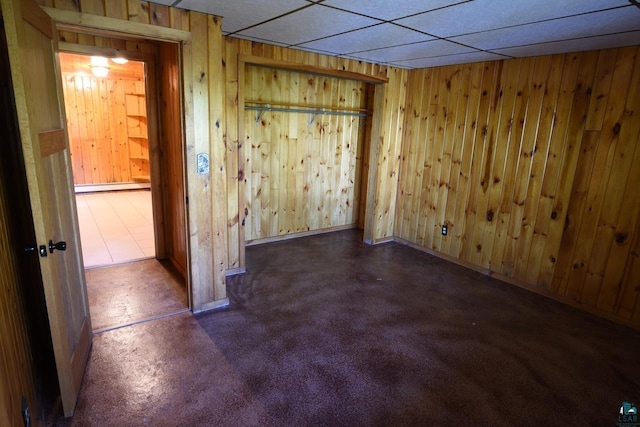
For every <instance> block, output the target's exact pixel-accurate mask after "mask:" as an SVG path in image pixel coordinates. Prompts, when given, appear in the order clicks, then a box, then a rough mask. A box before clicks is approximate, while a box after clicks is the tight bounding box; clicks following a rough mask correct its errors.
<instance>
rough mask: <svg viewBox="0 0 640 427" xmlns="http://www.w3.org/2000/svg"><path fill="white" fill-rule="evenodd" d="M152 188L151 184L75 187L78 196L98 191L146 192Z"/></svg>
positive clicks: (135, 183) (118, 183)
mask: <svg viewBox="0 0 640 427" xmlns="http://www.w3.org/2000/svg"><path fill="white" fill-rule="evenodd" d="M148 188H151V183H149V182H113V183H108V184H83V185H76V186H74V189H75V192H76V194H78V193H94V192H97V191H119V190H144V189H148Z"/></svg>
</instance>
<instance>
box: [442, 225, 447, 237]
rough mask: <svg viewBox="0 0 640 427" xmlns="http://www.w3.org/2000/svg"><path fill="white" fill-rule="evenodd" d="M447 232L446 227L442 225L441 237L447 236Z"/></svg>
mask: <svg viewBox="0 0 640 427" xmlns="http://www.w3.org/2000/svg"><path fill="white" fill-rule="evenodd" d="M447 231H448V230H447V226H446V225H443V226H442V235H443V236H446V235H447Z"/></svg>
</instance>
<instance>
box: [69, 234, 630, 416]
mask: <svg viewBox="0 0 640 427" xmlns="http://www.w3.org/2000/svg"><path fill="white" fill-rule="evenodd" d="M247 270H248V272H247V273H246V274H244V275H239V276H234V277H230V278H228V292H229V297H230V300H231V304H230V307H229V308H227V309H223V310H219V311H216V312H210V313H206V314H202V315H199V316H196V317H195V318H194V317H193V316H191V315H189V314H182V315H178V316H173V317H169V318H164V319H160V320H157V321H153V322H149V323H143V324H139V325H135V326H130V327H126V328H122V329H118V330H114V331H109V332H105V333H102V334H99V335H96V336H95V337H94V346H93V350H92V354H91V359H90V362H89V366H88V369H87V373H86V376H85V380H84V383H83V386H82V391H81V395H80V400H79V402H78V406H77V412H76V415H75V416H74V418H73V420H66V421H62V422H61V423H62V424H63V425H78V426H85V425H87V426H89V425H92V426H123V425H132V426H133V425H154V426H227V425H229V426H232V425H237V426H253V425H255V426H257V425H274V426H386V425H389V426H405V425H406V426H409V425H421V426H458V425H469V426H516V425H517V426H589V425H592V426H605V425H610V426H615V425H616V424H617V420H618V418H617V417H618V410H619V408H620V406H621V404H622V402H623V401H630V402H635V403H638V401H640V375H638V373H637V370H638V366H639V363H638V362H639V361H640V356H639V355H640V333H639V332H638V331H634V330H632V329H629V328H626V327H623V326H620V325H616V324H613V323H611V322H608V321H606V320H603V319H600V318H597V317H594V316H591V315H589V314H586V313H583V312H580V311H577V310H575V309H572V308H570V307H567V306H564V305H562V304H559V303H556V302H554V301H551V300H549V299H546V298H544V297H541V296H538V295H536V294H533V293H531V292H527V291H524V290H521V289H519V288H516V287H513V286H511V285H507V284H504V283H501V282H499V281H497V280H494V279H491V278H488V277H486V276H484V275H481V274H478V273H475V272H472V271H470V270H467V269H465V268H462V267H458V266H455V265H452V264H450V263H447V262H445V261H442V260H440V259H438V258H435V257H432V256H429V255H427V254H424V253H421V252H418V251H415V250H413V249H411V248H408V247H404V246H401V245H398V244H394V243H390V244H384V245H380V246H375V247H370V246H366V245H364V244H363V243H361V235H360V234H359V233H357V232H353V231H347V232H339V233H332V234H327V235H322V236H315V237H310V238H303V239H296V240H291V241H287V242H281V243H275V244H269V245H263V246H255V247H251V248H247Z"/></svg>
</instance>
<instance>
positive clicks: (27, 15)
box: [22, 0, 53, 39]
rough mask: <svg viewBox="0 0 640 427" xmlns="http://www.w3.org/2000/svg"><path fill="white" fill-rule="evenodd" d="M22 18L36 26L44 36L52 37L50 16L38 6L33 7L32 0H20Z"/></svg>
mask: <svg viewBox="0 0 640 427" xmlns="http://www.w3.org/2000/svg"><path fill="white" fill-rule="evenodd" d="M22 19H24V20H25V21H27V22H28V23H29V24H31V25H32V26H33V27H34V28H37V29H38V31H40V32H41V33H42V34H44V35H45V36H47V37H49V38H50V39H53V25H52V23H51V17H49V16H48V15H47V13H46V12H45V11H44V10H42V8H40V7H33V0H22Z"/></svg>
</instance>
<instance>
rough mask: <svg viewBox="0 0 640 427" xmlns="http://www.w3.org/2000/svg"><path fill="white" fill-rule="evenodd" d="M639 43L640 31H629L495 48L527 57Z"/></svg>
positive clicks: (498, 50) (504, 52)
mask: <svg viewBox="0 0 640 427" xmlns="http://www.w3.org/2000/svg"><path fill="white" fill-rule="evenodd" d="M638 45H640V31H631V32H628V33H621V34H611V35H606V36H597V37H588V38H583V39H577V40H564V41H560V42H553V43H544V44H533V45H529V46H519V47H511V48H506V49H497V50H494V52H498V53H502V54H505V55H510V56H516V57H525V56H537V55H553V54H556V53H565V52H581V51H584V50H597V49H608V48H612V47H624V46H638Z"/></svg>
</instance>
